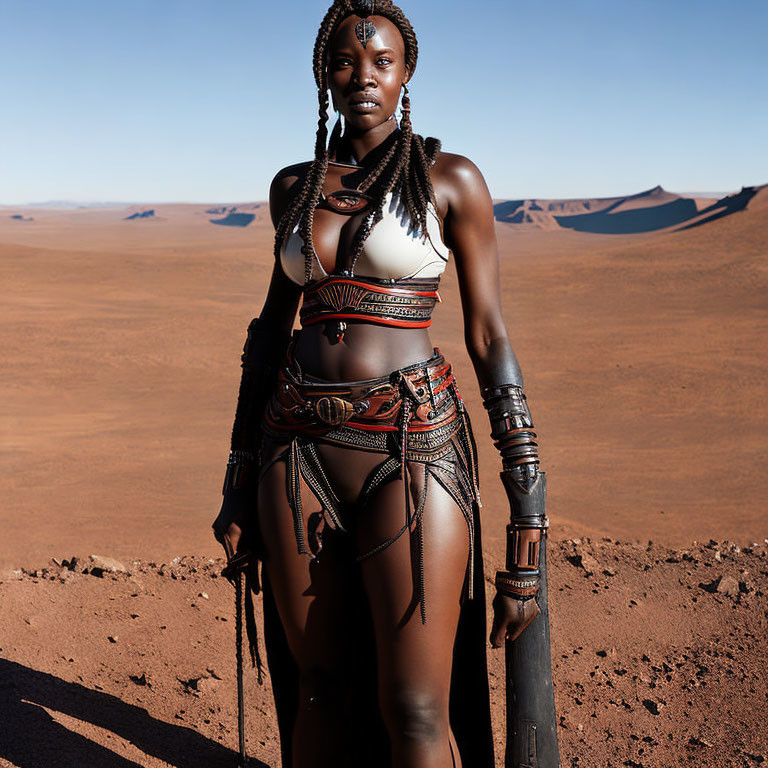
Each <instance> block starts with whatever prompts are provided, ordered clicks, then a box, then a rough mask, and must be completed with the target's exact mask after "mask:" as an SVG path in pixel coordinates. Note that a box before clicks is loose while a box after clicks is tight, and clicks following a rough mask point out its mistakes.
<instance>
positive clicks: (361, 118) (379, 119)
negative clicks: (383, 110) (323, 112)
mask: <svg viewBox="0 0 768 768" xmlns="http://www.w3.org/2000/svg"><path fill="white" fill-rule="evenodd" d="M344 120H345V122H346V124H347V125H349V126H351V127H352V128H357V129H358V130H370V129H371V128H377V127H378V126H380V125H383V124H384V123H386V122H387V121H388V117H385V116H383V115H374V114H369V115H360V114H357V113H354V112H353V113H352V114H351V115H344Z"/></svg>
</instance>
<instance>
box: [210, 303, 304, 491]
mask: <svg viewBox="0 0 768 768" xmlns="http://www.w3.org/2000/svg"><path fill="white" fill-rule="evenodd" d="M289 340H290V334H288V333H280V332H277V331H275V329H274V328H271V327H268V326H267V324H266V323H264V322H263V321H262V320H260V319H259V318H255V319H254V320H252V321H251V323H250V325H249V326H248V336H247V338H246V341H245V346H244V347H243V354H242V356H241V358H240V360H241V362H242V369H243V372H242V375H241V378H240V391H239V393H238V397H237V409H236V411H235V421H234V424H233V425H232V442H231V450H230V452H229V460H228V461H227V473H226V476H225V478H224V488H223V493H227V491H228V490H239V489H242V488H245V487H247V486H248V484H249V481H250V480H252V479H253V476H254V474H255V471H256V468H257V466H258V464H259V446H260V444H261V421H262V419H263V417H264V411H265V410H266V407H267V403H268V402H269V398H270V397H271V396H272V390H273V388H274V385H275V381H276V379H277V370H278V367H279V365H280V363H281V361H282V359H283V355H284V353H285V350H286V348H287V346H288V342H289Z"/></svg>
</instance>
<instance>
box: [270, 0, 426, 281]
mask: <svg viewBox="0 0 768 768" xmlns="http://www.w3.org/2000/svg"><path fill="white" fill-rule="evenodd" d="M359 11H360V4H359V0H357V1H356V0H335V2H334V3H333V5H331V7H330V8H329V9H328V11H327V12H326V14H325V16H324V18H323V20H322V22H321V24H320V29H319V30H318V33H317V38H316V40H315V47H314V52H313V71H314V76H315V83H316V84H317V89H318V104H319V109H318V115H319V117H318V126H317V135H316V140H315V157H314V160H313V161H312V163H311V165H310V167H309V169H308V171H307V173H306V175H305V176H304V179H303V180H302V182H301V187H300V189H299V191H298V193H297V194H296V196H295V197H294V199H293V200H292V202H291V204H290V205H289V206H288V208H287V209H286V211H285V212H284V213H283V215H282V217H281V219H280V221H279V222H278V226H277V229H276V232H275V257H276V258H277V259H279V258H280V249H281V247H282V244H283V242H284V240H285V238H286V237H287V236H288V235H289V233H290V232H291V231H292V230H293V228H294V227H295V226H296V223H297V222H300V223H299V234H300V236H301V238H302V240H303V246H302V249H301V250H302V253H303V255H304V279H305V283H308V282H310V281H311V279H312V267H313V259H314V242H313V238H312V229H313V219H314V212H315V209H316V208H317V205H318V203H319V201H320V196H321V194H322V188H323V183H324V181H325V176H326V173H327V171H328V129H327V121H328V105H329V100H328V90H329V86H328V50H329V46H330V43H331V40H332V39H333V36H334V34H335V32H336V30H337V29H338V27H339V25H340V24H341V22H342V21H343V20H344V19H345V18H347V17H348V16H350V15H353V14H358V15H359ZM374 14H375V15H376V16H383V17H385V18H387V19H389V20H390V21H391V22H392V23H393V24H394V25H395V26H396V27H397V28H398V30H399V31H400V34H401V35H402V37H403V42H404V43H405V68H406V72H407V74H408V75H409V76H411V75H413V72H414V70H415V69H416V63H417V60H418V52H419V47H418V41H417V39H416V33H415V32H414V31H413V27H412V26H411V23H410V22H409V21H408V19H407V18H406V16H405V14H404V13H403V12H402V10H401V9H400V8H399V7H398V6H397V5H395V4H394V3H393V2H392V1H391V0H376V3H375V10H374ZM363 15H365V14H364V13H363ZM410 113H411V102H410V97H409V94H408V88H407V86H405V85H404V86H403V97H402V118H401V121H400V135H399V136H398V139H397V141H395V142H393V143H392V145H391V146H390V147H389V148H388V149H387V151H386V153H385V154H384V156H383V157H382V158H381V159H380V160H379V161H378V162H377V164H376V166H375V167H374V168H373V169H372V170H371V171H370V172H369V173H368V175H367V177H366V179H365V180H364V181H363V182H362V183H361V184H360V186H359V190H360V191H361V192H366V191H369V192H370V194H371V195H372V196H373V198H374V204H373V210H372V212H369V214H368V215H367V216H366V217H365V218H364V219H363V222H362V224H361V225H360V227H359V228H358V230H357V232H356V233H355V236H354V238H353V240H352V247H351V253H350V258H349V268H348V269H349V271H350V272H352V271H353V269H354V264H355V262H356V261H357V257H358V256H359V255H360V253H361V252H362V250H363V246H364V244H365V241H366V240H367V238H368V236H369V235H370V233H371V230H372V229H373V227H374V226H375V225H376V224H377V223H378V222H379V221H381V219H382V218H383V215H384V205H385V202H386V197H387V195H388V194H389V193H390V192H393V191H395V190H396V191H397V192H398V193H399V196H400V201H401V203H402V205H403V207H404V209H405V211H406V213H407V215H408V217H409V219H410V221H411V226H412V228H413V229H414V230H415V231H417V232H420V233H421V234H422V236H423V237H429V234H428V230H427V221H428V216H429V213H428V206H429V205H430V203H431V204H432V205H435V206H436V202H435V194H434V189H433V187H432V180H431V175H430V166H431V165H432V164H433V163H434V161H435V159H436V157H437V154H438V152H439V149H440V142H439V141H437V139H432V138H429V139H427V140H426V142H425V141H424V139H423V138H422V137H421V136H419V135H417V134H414V133H413V127H412V125H411V118H410ZM334 135H337V134H336V131H335V130H334Z"/></svg>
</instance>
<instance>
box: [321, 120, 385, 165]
mask: <svg viewBox="0 0 768 768" xmlns="http://www.w3.org/2000/svg"><path fill="white" fill-rule="evenodd" d="M396 130H397V123H396V122H395V120H394V118H393V119H391V120H387V121H386V122H384V123H382V124H381V125H377V126H376V127H375V128H370V129H369V130H367V131H360V130H359V129H358V130H355V129H354V128H352V127H350V126H349V125H348V126H347V129H346V131H345V132H344V137H343V139H342V140H341V142H340V143H339V146H338V148H337V150H336V158H335V159H336V160H338V161H340V162H349V163H353V164H356V165H365V164H366V156H367V155H369V154H370V153H371V152H373V151H374V150H375V149H376V148H377V147H379V146H380V145H381V144H382V143H383V142H384V141H385V140H386V139H387V137H388V136H390V135H391V134H392V133H394V132H395V131H396Z"/></svg>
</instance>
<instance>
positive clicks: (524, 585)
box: [482, 384, 549, 600]
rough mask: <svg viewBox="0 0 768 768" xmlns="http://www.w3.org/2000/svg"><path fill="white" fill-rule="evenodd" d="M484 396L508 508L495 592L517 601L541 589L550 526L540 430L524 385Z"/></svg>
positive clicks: (487, 389)
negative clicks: (503, 561)
mask: <svg viewBox="0 0 768 768" xmlns="http://www.w3.org/2000/svg"><path fill="white" fill-rule="evenodd" d="M482 395H483V405H484V406H485V408H486V410H487V411H488V416H489V418H490V422H491V437H492V438H493V441H494V443H495V445H496V447H497V448H498V450H499V453H500V454H501V457H502V471H501V473H500V476H501V481H502V483H503V484H504V489H505V491H506V492H507V498H508V500H509V507H510V522H509V525H508V526H507V562H506V566H507V570H506V571H498V572H497V574H496V588H497V590H498V591H499V592H501V593H503V594H505V595H508V596H510V597H514V598H516V599H518V600H529V599H531V598H532V597H534V596H535V595H536V593H537V592H538V590H539V581H540V576H541V573H540V571H539V549H540V545H541V540H542V537H543V536H545V535H546V532H547V528H548V526H549V522H548V520H547V517H546V513H545V503H544V502H545V487H546V478H545V476H544V473H543V472H540V471H539V456H538V444H537V442H536V432H534V429H533V420H532V419H531V412H530V410H529V408H528V404H527V402H526V398H525V394H524V393H523V389H522V387H521V386H519V385H517V384H503V385H499V386H494V387H485V388H483V390H482Z"/></svg>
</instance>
